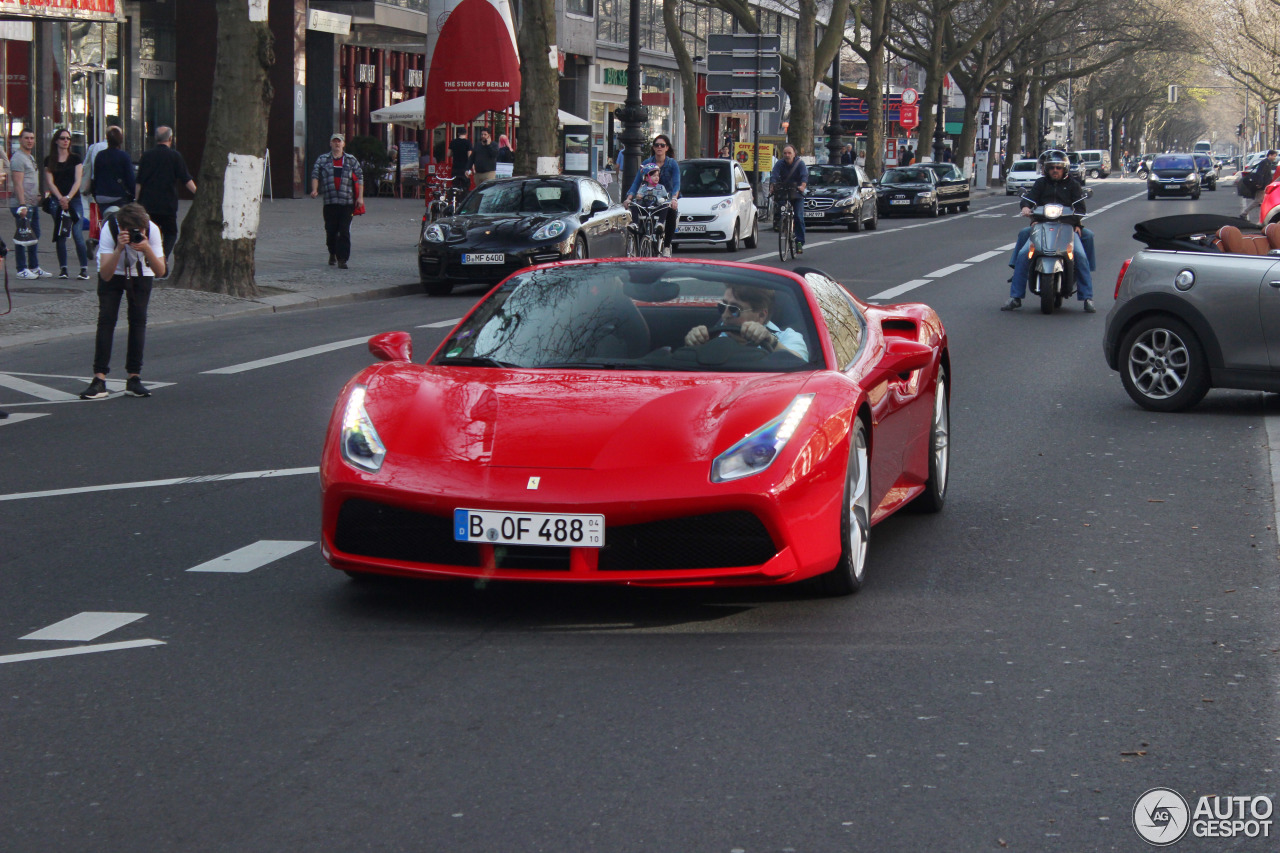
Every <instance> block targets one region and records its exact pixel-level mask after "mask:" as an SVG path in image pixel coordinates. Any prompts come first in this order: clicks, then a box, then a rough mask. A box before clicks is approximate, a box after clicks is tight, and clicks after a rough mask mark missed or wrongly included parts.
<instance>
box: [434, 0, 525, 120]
mask: <svg viewBox="0 0 1280 853" xmlns="http://www.w3.org/2000/svg"><path fill="white" fill-rule="evenodd" d="M428 62H429V65H430V71H429V73H428V76H427V93H426V109H425V115H424V117H423V118H424V124H425V126H426V127H428V128H432V127H437V126H439V125H441V124H465V123H466V122H469V121H471V120H472V119H474V118H475V117H476V116H477V115H479V114H480V113H482V112H484V111H485V110H493V111H494V112H498V111H501V110H504V109H506V108H507V107H509V106H511V105H512V104H513V103H515V102H516V101H517V100H519V99H520V58H519V55H518V54H517V53H516V44H515V33H514V31H513V30H512V27H511V23H510V15H509V13H508V12H507V6H506V0H462V2H461V3H459V4H458V5H457V6H456V7H455V8H454V10H453V11H452V12H450V13H449V17H448V19H447V20H446V21H445V23H444V26H443V27H441V28H440V37H439V39H438V40H437V41H436V46H435V51H434V53H433V54H432V55H431V56H430V57H429V58H428Z"/></svg>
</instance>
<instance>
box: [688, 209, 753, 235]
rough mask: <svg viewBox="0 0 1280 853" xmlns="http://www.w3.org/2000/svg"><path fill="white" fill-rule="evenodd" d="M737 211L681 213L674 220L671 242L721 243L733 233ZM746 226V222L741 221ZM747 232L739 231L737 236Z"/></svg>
mask: <svg viewBox="0 0 1280 853" xmlns="http://www.w3.org/2000/svg"><path fill="white" fill-rule="evenodd" d="M736 217H737V213H736V212H734V211H732V210H729V211H725V212H722V213H681V214H680V216H679V218H678V219H677V220H676V233H675V234H673V235H672V237H671V242H673V243H723V242H725V241H726V240H728V239H729V235H730V234H732V233H733V224H734V221H735V219H736ZM743 228H744V229H745V228H746V223H743ZM748 233H749V232H745V231H744V232H740V233H739V234H738V236H739V237H745V236H747V234H748Z"/></svg>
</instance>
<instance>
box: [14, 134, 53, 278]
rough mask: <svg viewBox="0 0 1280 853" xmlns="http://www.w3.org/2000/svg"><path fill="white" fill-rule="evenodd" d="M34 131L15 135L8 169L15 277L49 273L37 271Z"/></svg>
mask: <svg viewBox="0 0 1280 853" xmlns="http://www.w3.org/2000/svg"><path fill="white" fill-rule="evenodd" d="M35 149H36V134H35V131H31V130H24V131H22V133H21V135H19V136H18V150H17V151H15V152H13V158H12V159H11V160H10V161H9V168H10V171H11V173H12V178H13V195H12V196H10V197H9V205H10V207H9V210H10V211H11V212H12V213H13V219H14V222H15V223H16V225H17V228H18V232H19V233H18V235H17V236H15V237H14V243H16V244H17V247H18V258H17V264H18V278H49V277H51V276H52V275H53V273H51V272H45V271H44V270H42V269H40V260H39V258H38V257H37V251H38V249H39V244H40V213H39V210H38V207H39V205H40V168H39V167H38V166H37V165H36V160H35V156H34V152H35Z"/></svg>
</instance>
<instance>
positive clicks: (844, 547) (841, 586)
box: [815, 418, 871, 596]
mask: <svg viewBox="0 0 1280 853" xmlns="http://www.w3.org/2000/svg"><path fill="white" fill-rule="evenodd" d="M842 508H843V512H841V514H840V559H839V560H838V561H837V562H836V566H835V568H834V569H832V570H831V571H829V572H827V573H826V574H824V575H819V576H818V577H817V578H815V581H816V583H817V585H818V589H819V590H821V591H822V592H823V593H824V594H826V595H832V596H836V595H853V594H854V593H855V592H857V591H858V590H859V589H861V588H862V581H863V578H864V577H865V576H866V572H867V542H868V540H869V538H870V534H871V457H870V454H869V453H868V452H867V425H866V424H865V423H863V421H862V419H861V418H859V419H857V420H856V421H854V430H853V440H852V442H851V445H850V447H849V470H848V473H847V474H846V475H845V484H844V503H843V505H842Z"/></svg>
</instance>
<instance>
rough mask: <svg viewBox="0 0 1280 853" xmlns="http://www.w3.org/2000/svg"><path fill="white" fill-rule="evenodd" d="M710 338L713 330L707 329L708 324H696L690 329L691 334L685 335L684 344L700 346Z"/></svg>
mask: <svg viewBox="0 0 1280 853" xmlns="http://www.w3.org/2000/svg"><path fill="white" fill-rule="evenodd" d="M709 340H711V332H709V331H707V327H706V326H694V327H693V328H692V329H690V330H689V334H687V335H685V336H684V345H685V346H687V347H699V346H702V345H703V344H705V343H706V342H707V341H709Z"/></svg>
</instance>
